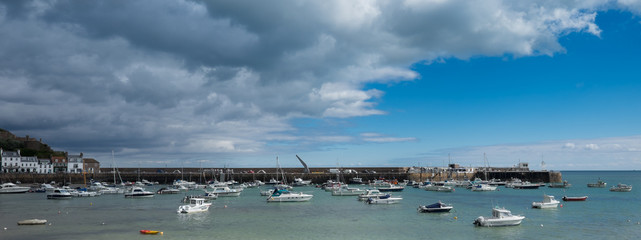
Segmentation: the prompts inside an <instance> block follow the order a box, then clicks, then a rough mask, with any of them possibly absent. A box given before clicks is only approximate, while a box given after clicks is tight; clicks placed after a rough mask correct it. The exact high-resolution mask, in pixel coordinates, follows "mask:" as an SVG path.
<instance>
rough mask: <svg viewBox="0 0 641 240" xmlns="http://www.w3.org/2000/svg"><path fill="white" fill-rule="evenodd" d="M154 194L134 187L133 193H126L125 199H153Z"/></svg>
mask: <svg viewBox="0 0 641 240" xmlns="http://www.w3.org/2000/svg"><path fill="white" fill-rule="evenodd" d="M153 196H154V193H153V192H150V191H145V189H143V188H141V187H132V188H131V191H128V192H125V197H130V198H143V197H144V198H148V197H153Z"/></svg>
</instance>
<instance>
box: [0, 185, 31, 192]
mask: <svg viewBox="0 0 641 240" xmlns="http://www.w3.org/2000/svg"><path fill="white" fill-rule="evenodd" d="M29 189H30V188H29V187H20V186H18V185H15V184H13V183H3V184H2V185H0V193H26V192H28V191H29Z"/></svg>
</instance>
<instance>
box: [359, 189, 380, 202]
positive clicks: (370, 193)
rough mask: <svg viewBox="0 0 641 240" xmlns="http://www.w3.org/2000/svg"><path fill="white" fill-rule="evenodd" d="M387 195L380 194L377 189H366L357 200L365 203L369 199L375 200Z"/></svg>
mask: <svg viewBox="0 0 641 240" xmlns="http://www.w3.org/2000/svg"><path fill="white" fill-rule="evenodd" d="M385 195H387V194H386V193H382V192H381V191H379V190H378V189H367V190H366V192H365V193H363V194H361V195H358V200H359V201H365V200H367V199H369V198H377V197H380V196H385Z"/></svg>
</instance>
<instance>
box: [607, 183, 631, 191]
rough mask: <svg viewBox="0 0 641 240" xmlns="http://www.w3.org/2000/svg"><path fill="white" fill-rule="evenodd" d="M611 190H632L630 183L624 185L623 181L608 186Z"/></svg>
mask: <svg viewBox="0 0 641 240" xmlns="http://www.w3.org/2000/svg"><path fill="white" fill-rule="evenodd" d="M610 191H611V192H629V191H632V186H631V185H626V184H623V183H619V184H617V185H616V186H614V187H611V188H610Z"/></svg>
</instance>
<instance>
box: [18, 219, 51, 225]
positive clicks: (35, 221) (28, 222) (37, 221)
mask: <svg viewBox="0 0 641 240" xmlns="http://www.w3.org/2000/svg"><path fill="white" fill-rule="evenodd" d="M46 223H47V220H45V219H27V220H22V221H18V225H44V224H46Z"/></svg>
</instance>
